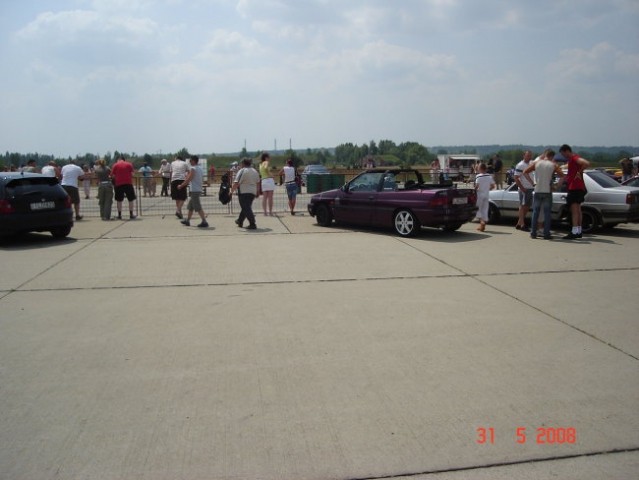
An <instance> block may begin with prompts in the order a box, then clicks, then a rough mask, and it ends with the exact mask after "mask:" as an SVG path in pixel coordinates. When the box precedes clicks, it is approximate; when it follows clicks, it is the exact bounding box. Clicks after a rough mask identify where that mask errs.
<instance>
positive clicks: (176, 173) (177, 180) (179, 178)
mask: <svg viewBox="0 0 639 480" xmlns="http://www.w3.org/2000/svg"><path fill="white" fill-rule="evenodd" d="M188 173H189V165H188V164H187V163H186V162H185V161H184V159H183V158H182V157H180V156H179V155H178V156H177V157H175V160H173V163H171V198H172V199H173V200H175V216H176V217H178V218H179V219H180V220H182V218H184V216H183V215H182V206H183V205H184V202H186V189H184V188H182V189H180V188H178V186H180V185H181V184H182V182H184V180H185V179H186V175H187V174H188Z"/></svg>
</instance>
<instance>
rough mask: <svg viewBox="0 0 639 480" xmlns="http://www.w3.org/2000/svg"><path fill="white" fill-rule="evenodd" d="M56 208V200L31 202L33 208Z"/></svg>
mask: <svg viewBox="0 0 639 480" xmlns="http://www.w3.org/2000/svg"><path fill="white" fill-rule="evenodd" d="M52 208H55V202H34V203H32V204H31V210H49V209H52Z"/></svg>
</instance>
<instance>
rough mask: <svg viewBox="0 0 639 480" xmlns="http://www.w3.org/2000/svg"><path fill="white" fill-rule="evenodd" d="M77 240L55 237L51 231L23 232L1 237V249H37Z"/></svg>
mask: <svg viewBox="0 0 639 480" xmlns="http://www.w3.org/2000/svg"><path fill="white" fill-rule="evenodd" d="M75 242H77V240H76V239H75V238H73V237H66V238H55V237H53V236H51V234H49V233H23V234H18V235H10V236H8V237H0V249H1V250H7V251H21V250H36V249H39V248H49V247H52V246H55V245H70V244H73V243H75Z"/></svg>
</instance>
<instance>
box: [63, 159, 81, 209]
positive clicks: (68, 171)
mask: <svg viewBox="0 0 639 480" xmlns="http://www.w3.org/2000/svg"><path fill="white" fill-rule="evenodd" d="M60 174H61V175H62V181H61V182H60V184H61V185H62V188H64V189H65V190H66V192H67V194H68V195H69V197H70V198H71V203H72V204H73V208H74V210H75V219H76V220H82V215H80V191H79V190H78V180H83V179H84V171H83V170H82V169H81V168H80V167H78V166H77V165H76V164H75V161H73V160H71V161H70V162H69V163H68V164H67V165H65V166H64V167H62V170H61V171H60Z"/></svg>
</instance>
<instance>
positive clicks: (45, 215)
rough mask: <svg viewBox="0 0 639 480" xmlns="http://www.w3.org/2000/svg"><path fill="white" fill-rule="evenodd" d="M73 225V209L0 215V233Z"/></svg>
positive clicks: (6, 233) (43, 230)
mask: <svg viewBox="0 0 639 480" xmlns="http://www.w3.org/2000/svg"><path fill="white" fill-rule="evenodd" d="M64 226H73V210H71V209H70V208H69V209H65V210H59V211H55V212H30V213H12V214H5V215H0V235H12V234H15V233H21V232H46V231H49V230H51V229H53V228H56V227H64Z"/></svg>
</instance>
